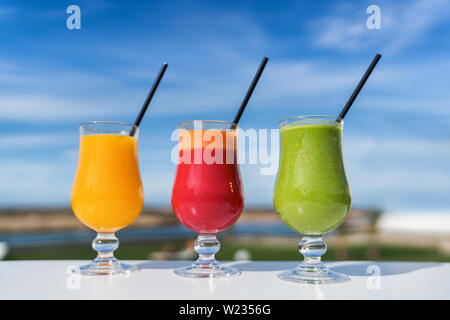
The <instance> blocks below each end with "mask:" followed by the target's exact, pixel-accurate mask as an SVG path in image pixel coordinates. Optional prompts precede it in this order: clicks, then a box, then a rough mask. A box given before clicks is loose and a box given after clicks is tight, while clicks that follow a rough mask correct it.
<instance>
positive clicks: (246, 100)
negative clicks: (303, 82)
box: [231, 57, 269, 129]
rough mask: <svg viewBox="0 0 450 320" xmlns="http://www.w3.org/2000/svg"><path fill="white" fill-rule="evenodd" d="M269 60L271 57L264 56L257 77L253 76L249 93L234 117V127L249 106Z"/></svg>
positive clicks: (232, 126)
mask: <svg viewBox="0 0 450 320" xmlns="http://www.w3.org/2000/svg"><path fill="white" fill-rule="evenodd" d="M267 61H269V58H267V57H264V59H263V60H262V62H261V64H260V65H259V68H258V71H257V72H256V74H255V77H254V78H253V81H252V83H251V84H250V87H249V88H248V90H247V94H246V95H245V97H244V100H243V101H242V103H241V106H240V107H239V110H238V112H237V113H236V116H235V117H234V120H233V124H232V125H231V128H232V129H234V128H235V127H236V125H237V124H238V122H239V119H241V116H242V113H243V112H244V109H245V107H246V106H247V103H248V101H249V100H250V97H251V96H252V93H253V90H255V87H256V84H257V83H258V81H259V78H260V77H261V74H262V72H263V71H264V68H265V67H266V64H267Z"/></svg>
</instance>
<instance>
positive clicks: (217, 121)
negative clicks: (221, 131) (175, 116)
mask: <svg viewBox="0 0 450 320" xmlns="http://www.w3.org/2000/svg"><path fill="white" fill-rule="evenodd" d="M195 121H200V122H207V123H222V124H228V125H230V127H231V126H232V125H233V124H234V123H233V122H230V121H224V120H186V121H182V122H180V123H178V127H179V128H182V127H183V126H184V125H186V124H190V123H194V122H195ZM234 126H235V127H234V129H231V128H230V130H236V129H237V128H238V127H239V125H238V124H237V123H236V124H234Z"/></svg>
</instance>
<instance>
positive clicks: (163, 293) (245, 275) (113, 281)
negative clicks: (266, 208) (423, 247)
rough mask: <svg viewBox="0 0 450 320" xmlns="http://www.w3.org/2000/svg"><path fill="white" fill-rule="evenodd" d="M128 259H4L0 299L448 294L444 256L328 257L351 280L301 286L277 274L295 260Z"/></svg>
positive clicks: (447, 267) (449, 270)
mask: <svg viewBox="0 0 450 320" xmlns="http://www.w3.org/2000/svg"><path fill="white" fill-rule="evenodd" d="M128 262H129V263H136V264H140V265H141V267H142V270H141V271H139V272H138V273H135V274H133V275H130V276H93V277H92V276H90V277H89V276H79V275H72V274H69V273H68V268H69V267H70V266H71V265H79V264H84V263H86V261H2V262H0V299H164V300H166V299H167V300H169V299H170V300H178V299H183V300H184V299H189V300H192V299H219V300H228V299H230V300H236V299H237V300H240V299H251V300H260V299H261V300H262V299H268V300H272V299H275V300H277V299H450V263H424V262H367V261H358V262H354V261H341V262H333V263H329V265H330V266H332V267H334V268H335V270H336V271H339V272H344V273H346V274H348V275H349V276H350V277H351V281H350V282H347V283H343V284H333V285H304V284H297V283H290V282H286V281H282V280H279V279H278V278H277V277H276V274H277V273H278V272H280V271H282V270H286V269H290V268H294V267H295V265H296V262H271V261H264V262H263V261H261V262H246V261H237V262H230V263H224V264H228V265H234V266H235V267H238V268H239V269H240V270H241V271H242V274H241V275H240V276H238V277H234V278H231V279H196V280H192V279H185V278H180V277H178V276H176V275H174V274H173V268H174V267H181V266H185V265H188V264H189V263H190V262H187V261H128ZM378 268H379V269H378ZM373 270H379V271H380V272H381V276H380V277H377V276H376V275H374V274H373Z"/></svg>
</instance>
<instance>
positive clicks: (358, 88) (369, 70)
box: [336, 53, 381, 122]
mask: <svg viewBox="0 0 450 320" xmlns="http://www.w3.org/2000/svg"><path fill="white" fill-rule="evenodd" d="M380 58H381V54H379V53H377V54H376V55H375V58H373V60H372V62H371V63H370V66H369V68H367V70H366V73H364V75H363V77H362V78H361V80H360V81H359V83H358V85H357V86H356V88H355V91H353V93H352V95H351V96H350V99H348V101H347V103H346V104H345V106H344V108H343V109H342V111H341V113H340V114H339V117H337V119H336V121H337V122H341V121H342V119H344V117H345V115H346V114H347V112H348V110H349V109H350V107H351V106H352V104H353V102H355V99H356V97H357V96H358V94H359V92H360V91H361V89H362V87H363V86H364V84H365V83H366V81H367V79H368V78H369V76H370V74H371V73H372V71H373V69H374V68H375V66H376V65H377V63H378V61H379V60H380Z"/></svg>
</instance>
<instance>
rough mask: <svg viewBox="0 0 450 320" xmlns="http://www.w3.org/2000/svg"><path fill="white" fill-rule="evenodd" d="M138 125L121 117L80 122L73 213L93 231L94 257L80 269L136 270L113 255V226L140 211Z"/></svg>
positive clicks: (104, 271) (86, 271)
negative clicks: (118, 119)
mask: <svg viewBox="0 0 450 320" xmlns="http://www.w3.org/2000/svg"><path fill="white" fill-rule="evenodd" d="M138 132H139V129H138V128H137V127H136V126H134V125H132V124H128V123H123V122H104V121H94V122H86V123H82V124H81V125H80V135H81V138H80V154H79V158H78V168H77V172H76V175H75V181H74V183H73V187H72V196H71V203H72V209H73V212H74V213H75V216H76V217H77V218H78V220H80V221H81V222H82V223H83V224H84V225H86V226H87V227H89V228H91V229H93V230H95V231H97V237H96V238H95V239H94V241H93V242H92V247H93V248H94V250H95V251H97V252H98V256H97V258H95V260H93V261H92V262H91V263H89V264H88V265H85V266H82V267H80V273H81V274H84V275H110V274H124V273H125V274H126V273H130V272H133V271H137V270H138V268H137V267H136V266H132V265H127V264H124V263H122V262H120V261H118V260H117V259H116V258H115V257H114V253H113V252H114V250H116V249H117V248H118V246H119V240H118V239H117V237H116V236H115V232H116V231H118V230H120V229H122V228H125V227H126V226H128V225H129V224H130V223H132V222H133V221H134V220H135V219H136V217H137V216H138V215H139V213H140V211H141V209H142V205H143V203H144V192H143V188H142V182H141V177H140V174H139V165H138V153H137V143H138V140H137V139H138Z"/></svg>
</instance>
